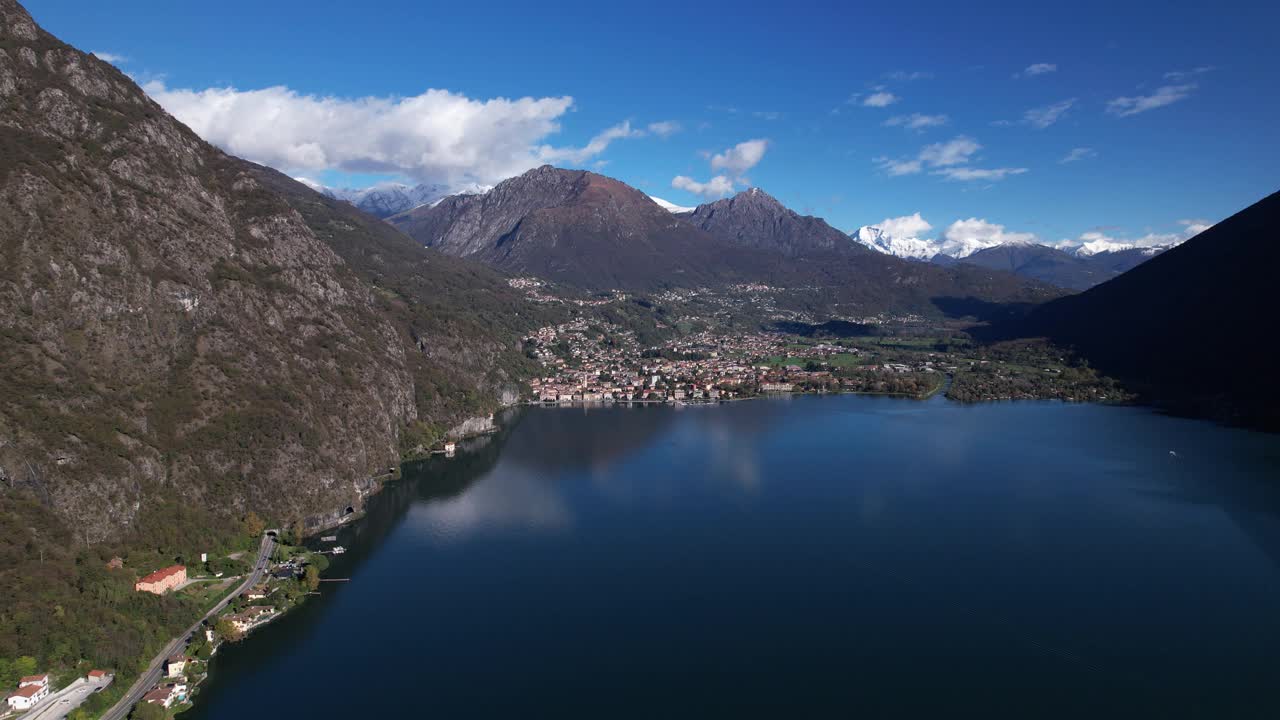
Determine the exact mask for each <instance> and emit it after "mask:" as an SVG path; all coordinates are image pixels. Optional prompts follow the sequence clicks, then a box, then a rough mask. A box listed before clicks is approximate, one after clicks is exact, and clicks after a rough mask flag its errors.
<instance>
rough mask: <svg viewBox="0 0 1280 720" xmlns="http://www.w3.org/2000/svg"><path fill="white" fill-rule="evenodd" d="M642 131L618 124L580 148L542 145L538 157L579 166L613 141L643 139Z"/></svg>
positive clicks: (627, 122) (629, 123) (624, 123)
mask: <svg viewBox="0 0 1280 720" xmlns="http://www.w3.org/2000/svg"><path fill="white" fill-rule="evenodd" d="M643 136H644V131H643V130H636V129H633V128H632V127H631V122H630V121H629V120H628V121H626V122H621V123H618V124H617V125H614V126H613V127H610V128H606V129H605V130H604V131H603V132H600V133H599V134H597V135H596V136H595V137H593V138H591V140H589V141H588V142H587V144H586V145H584V146H582V147H580V148H556V147H551V146H550V145H543V146H542V147H540V148H538V157H539V158H540V159H542V160H543V161H545V162H550V163H562V162H567V163H571V164H574V165H581V164H582V163H585V162H587V161H588V160H590V159H591V158H593V157H595V156H597V155H599V154H600V153H602V152H604V151H605V150H607V149H608V148H609V144H610V143H612V142H613V141H614V140H622V139H625V138H635V137H643Z"/></svg>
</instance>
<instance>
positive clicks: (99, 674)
mask: <svg viewBox="0 0 1280 720" xmlns="http://www.w3.org/2000/svg"><path fill="white" fill-rule="evenodd" d="M106 676H107V671H106V670H90V671H89V677H91V678H100V677H106Z"/></svg>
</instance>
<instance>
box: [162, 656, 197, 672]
mask: <svg viewBox="0 0 1280 720" xmlns="http://www.w3.org/2000/svg"><path fill="white" fill-rule="evenodd" d="M189 662H191V658H189V657H187V656H186V655H174V656H173V657H170V658H169V659H168V660H166V661H165V663H164V674H165V676H166V677H171V678H176V677H182V676H183V674H184V673H185V672H186V671H187V663H189Z"/></svg>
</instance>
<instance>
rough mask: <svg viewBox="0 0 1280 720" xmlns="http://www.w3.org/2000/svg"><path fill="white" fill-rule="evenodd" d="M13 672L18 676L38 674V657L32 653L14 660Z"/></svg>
mask: <svg viewBox="0 0 1280 720" xmlns="http://www.w3.org/2000/svg"><path fill="white" fill-rule="evenodd" d="M13 674H14V675H17V676H18V677H25V676H27V675H35V674H36V659H35V658H33V657H31V656H30V655H23V656H22V657H20V658H18V659H17V660H14V661H13Z"/></svg>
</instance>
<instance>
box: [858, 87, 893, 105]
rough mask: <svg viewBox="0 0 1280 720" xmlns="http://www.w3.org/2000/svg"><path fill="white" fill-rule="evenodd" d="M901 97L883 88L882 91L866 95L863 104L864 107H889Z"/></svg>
mask: <svg viewBox="0 0 1280 720" xmlns="http://www.w3.org/2000/svg"><path fill="white" fill-rule="evenodd" d="M901 99H902V98H900V97H898V96H897V95H894V94H893V93H891V92H889V91H887V90H881V91H880V92H875V93H872V94H870V95H868V96H866V97H865V98H863V99H862V105H863V106H864V107H874V108H882V107H889V106H890V105H892V104H894V103H896V102H898V101H899V100H901Z"/></svg>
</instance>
